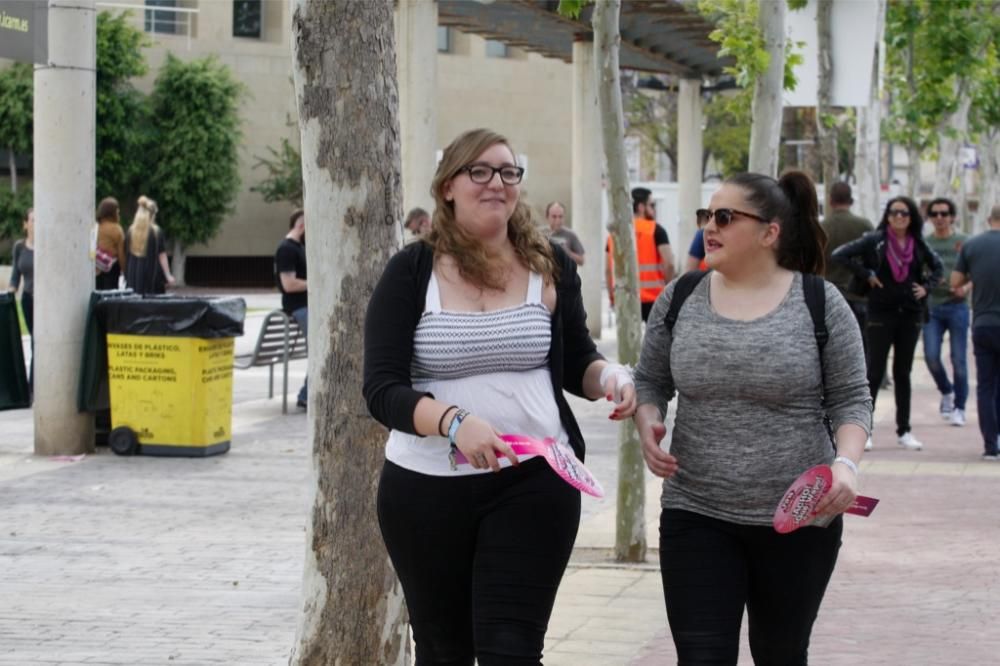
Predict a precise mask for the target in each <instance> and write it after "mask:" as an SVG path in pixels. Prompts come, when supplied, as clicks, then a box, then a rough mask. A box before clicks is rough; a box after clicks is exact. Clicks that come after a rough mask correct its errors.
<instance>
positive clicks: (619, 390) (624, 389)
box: [601, 363, 636, 421]
mask: <svg viewBox="0 0 1000 666" xmlns="http://www.w3.org/2000/svg"><path fill="white" fill-rule="evenodd" d="M601 389H602V390H603V391H604V395H605V397H606V398H607V399H608V400H609V401H611V402H614V403H615V408H614V409H613V410H612V411H611V414H610V415H609V416H608V418H609V419H611V420H613V421H621V420H623V419H627V418H629V417H631V416H632V414H634V413H635V405H636V399H635V382H634V381H633V380H632V371H631V370H629V368H628V366H624V365H619V364H618V363H608V364H607V365H606V366H604V369H602V370H601Z"/></svg>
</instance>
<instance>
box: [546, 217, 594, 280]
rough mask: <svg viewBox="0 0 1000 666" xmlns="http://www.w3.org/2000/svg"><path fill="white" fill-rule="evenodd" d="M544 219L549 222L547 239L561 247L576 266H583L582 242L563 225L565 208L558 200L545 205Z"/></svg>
mask: <svg viewBox="0 0 1000 666" xmlns="http://www.w3.org/2000/svg"><path fill="white" fill-rule="evenodd" d="M545 221H546V222H548V223H549V240H550V241H551V242H553V243H555V244H556V245H558V246H559V247H561V248H562V249H563V250H564V251H565V252H566V254H568V255H569V258H570V259H572V260H573V261H575V262H576V265H577V266H583V255H584V250H583V243H581V242H580V238H579V237H578V236H577V235H576V234H575V233H573V231H572V230H570V229H567V228H566V226H565V221H566V209H565V208H564V207H563V205H562V204H561V203H559V202H558V201H553V202H552V203H550V204H549V205H548V206H546V207H545Z"/></svg>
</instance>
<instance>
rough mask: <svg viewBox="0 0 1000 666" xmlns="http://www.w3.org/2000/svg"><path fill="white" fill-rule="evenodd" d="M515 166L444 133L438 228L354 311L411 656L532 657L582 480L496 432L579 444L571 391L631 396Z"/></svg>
mask: <svg viewBox="0 0 1000 666" xmlns="http://www.w3.org/2000/svg"><path fill="white" fill-rule="evenodd" d="M523 175H524V169H523V168H522V167H520V166H518V165H517V161H516V158H515V156H514V151H513V150H512V149H511V147H510V145H509V144H508V142H507V140H506V139H505V138H504V137H502V136H500V135H499V134H496V133H494V132H491V131H489V130H484V129H480V130H472V131H469V132H466V133H465V134H462V135H461V136H459V137H458V138H457V139H455V141H453V142H452V144H451V145H450V146H448V147H447V148H446V149H445V151H444V154H443V156H442V158H441V162H440V163H439V164H438V169H437V173H436V174H435V176H434V180H433V182H432V184H431V194H432V196H433V197H434V201H435V209H434V213H433V221H432V224H431V231H430V233H429V234H426V235H425V236H422V237H421V240H420V241H419V242H415V243H412V244H411V245H409V246H408V247H406V248H405V249H404V250H402V251H401V252H399V253H398V254H396V255H395V256H394V257H393V258H392V259H391V260H390V262H389V264H388V265H387V266H386V269H385V272H384V273H383V275H382V278H381V280H380V281H379V283H378V286H377V287H376V288H375V292H374V293H373V294H372V298H371V301H370V303H369V306H368V313H367V316H366V320H365V369H364V389H363V390H364V395H365V398H366V400H367V402H368V408H369V410H370V411H371V413H372V415H373V416H374V417H375V418H376V419H378V420H379V421H380V422H381V423H383V424H384V425H386V426H387V427H388V428H390V429H391V432H390V433H389V438H388V441H387V442H386V462H385V466H384V468H383V470H382V477H381V479H380V481H379V490H378V517H379V526H380V527H381V530H382V536H383V539H384V540H385V545H386V548H387V550H388V552H389V557H390V558H391V560H392V563H393V566H394V568H395V569H396V573H397V574H398V575H399V579H400V582H401V583H402V587H403V593H404V595H405V597H406V605H407V608H408V609H409V613H410V625H411V626H412V628H413V638H414V642H415V644H416V658H417V659H416V663H417V664H418V665H419V666H422V665H424V664H467V665H469V666H471V665H472V663H473V660H474V659H475V660H478V663H479V664H481V665H483V666H486V665H489V664H540V663H541V656H542V648H543V646H544V642H545V631H546V628H547V626H548V621H549V615H550V614H551V612H552V606H553V604H554V603H555V598H556V589H557V588H558V586H559V581H560V579H561V578H562V575H563V570H564V569H565V567H566V563H567V561H568V560H569V556H570V552H571V550H572V548H573V541H574V540H575V538H576V531H577V527H578V525H579V520H580V493H579V492H578V491H577V490H575V489H574V488H573V487H572V486H570V485H569V484H567V483H565V482H564V481H563V480H562V479H561V478H559V476H558V475H557V474H556V473H555V472H554V471H553V470H552V469H551V468H550V467H549V466H548V465H547V464H546V462H545V460H544V459H543V458H540V457H531V456H518V455H516V454H515V453H514V451H513V450H512V449H511V447H510V446H509V445H508V444H507V443H506V442H505V441H504V440H503V439H501V438H500V437H499V435H500V434H505V433H510V434H522V435H528V436H531V437H535V438H538V439H543V438H546V437H552V438H554V439H557V440H559V441H561V442H563V443H566V444H569V445H571V446H572V447H573V449H574V450H575V451H576V455H577V456H578V457H580V458H583V454H584V442H583V437H582V435H581V433H580V428H579V426H578V425H577V423H576V420H575V419H574V417H573V414H572V412H571V411H570V408H569V405H568V403H567V402H566V398H565V397H564V395H563V391H564V390H567V391H570V392H572V393H574V394H576V395H579V396H582V397H586V398H589V399H591V400H596V399H598V398H602V397H607V398H608V399H609V400H610V399H614V400H615V402H616V403H617V404H616V405H615V407H614V408H613V411H612V413H611V418H612V419H624V418H628V417H629V416H631V415H632V413H633V411H634V410H635V388H634V386H633V384H632V378H631V374H630V373H629V372H628V370H627V369H625V368H624V367H622V366H620V365H616V364H611V363H608V362H606V361H605V360H604V358H603V357H602V356H601V355H600V354H599V353H598V352H597V349H596V347H595V346H594V343H593V341H592V340H591V339H590V335H589V333H588V331H587V326H586V313H585V312H584V310H583V302H582V298H581V295H580V278H579V277H578V276H577V272H576V264H575V263H574V262H573V260H572V259H570V258H569V256H568V255H567V254H566V253H565V252H563V251H562V249H561V248H559V247H558V246H555V245H552V244H550V243H549V242H548V241H547V240H546V239H545V238H544V236H542V234H541V232H540V231H539V229H538V228H537V226H536V225H535V223H534V222H533V221H532V219H531V212H530V209H529V208H528V207H527V206H526V205H525V204H524V203H523V202H521V201H520V197H519V190H520V187H519V186H520V182H521V178H522V176H523ZM459 453H461V454H462V455H461V457H460V456H459V455H458V454H459ZM463 458H464V459H465V460H467V461H468V464H461V460H462V459H463Z"/></svg>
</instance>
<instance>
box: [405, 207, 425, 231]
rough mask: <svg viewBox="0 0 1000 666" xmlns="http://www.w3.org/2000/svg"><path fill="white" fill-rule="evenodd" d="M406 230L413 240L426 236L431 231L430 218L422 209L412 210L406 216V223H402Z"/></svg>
mask: <svg viewBox="0 0 1000 666" xmlns="http://www.w3.org/2000/svg"><path fill="white" fill-rule="evenodd" d="M403 227H405V228H406V230H407V231H409V232H410V233H411V234H413V236H414V237H415V238H420V237H421V236H424V235H426V234H427V233H428V232H430V230H431V216H430V215H428V214H427V211H426V210H424V209H423V208H414V209H412V210H411V211H410V212H409V213H407V214H406V221H405V222H403Z"/></svg>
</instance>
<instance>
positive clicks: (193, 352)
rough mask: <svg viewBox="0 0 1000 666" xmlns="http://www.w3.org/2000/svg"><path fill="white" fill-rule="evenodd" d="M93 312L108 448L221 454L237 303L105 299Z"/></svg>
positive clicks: (240, 307) (226, 440)
mask: <svg viewBox="0 0 1000 666" xmlns="http://www.w3.org/2000/svg"><path fill="white" fill-rule="evenodd" d="M96 310H97V312H98V314H99V318H100V319H101V320H102V321H103V323H104V325H105V326H106V330H107V358H108V380H109V381H108V384H109V388H110V397H111V425H112V430H111V434H110V435H109V439H108V443H109V445H110V446H111V448H112V450H114V451H115V453H121V454H131V453H143V454H146V455H161V456H189V457H197V456H209V455H215V454H218V453H225V452H226V451H228V450H229V446H230V441H231V428H232V406H233V384H232V380H233V342H234V338H236V337H237V336H240V335H243V320H244V318H245V316H246V303H245V302H244V301H243V299H242V298H179V297H176V296H155V297H146V298H142V299H109V300H104V301H100V302H98V303H97V304H96Z"/></svg>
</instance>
